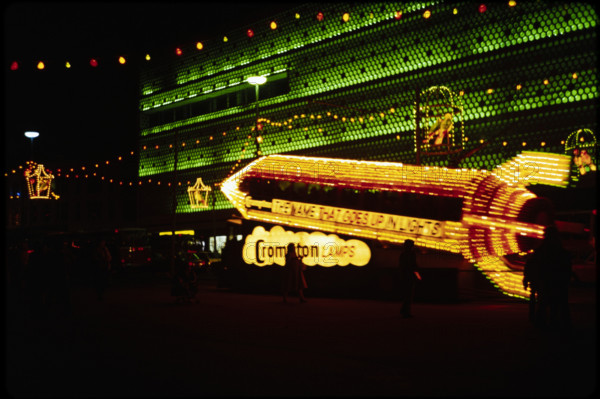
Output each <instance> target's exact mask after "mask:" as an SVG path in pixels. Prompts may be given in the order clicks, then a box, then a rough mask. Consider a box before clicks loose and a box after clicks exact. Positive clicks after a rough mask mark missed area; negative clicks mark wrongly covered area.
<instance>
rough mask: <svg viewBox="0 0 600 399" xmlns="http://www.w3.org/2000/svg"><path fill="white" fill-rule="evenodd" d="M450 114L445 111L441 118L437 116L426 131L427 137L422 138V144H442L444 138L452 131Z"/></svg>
mask: <svg viewBox="0 0 600 399" xmlns="http://www.w3.org/2000/svg"><path fill="white" fill-rule="evenodd" d="M452 128H453V123H452V114H450V113H447V114H445V115H444V117H443V118H438V120H437V121H436V123H435V124H434V125H433V126H432V127H431V128H430V129H429V132H427V137H426V138H425V139H424V140H423V143H424V144H433V145H442V143H443V142H444V139H447V137H448V135H449V134H450V132H451V131H452Z"/></svg>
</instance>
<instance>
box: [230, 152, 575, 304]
mask: <svg viewBox="0 0 600 399" xmlns="http://www.w3.org/2000/svg"><path fill="white" fill-rule="evenodd" d="M569 162H570V159H569V157H567V156H564V155H558V154H551V153H536V152H526V153H522V154H519V155H518V156H517V157H515V158H513V159H512V160H511V161H510V162H508V163H505V164H503V165H500V166H498V167H497V168H496V169H495V170H493V171H486V170H472V169H471V170H469V169H451V168H445V167H431V166H416V165H404V164H401V163H391V162H375V161H358V160H348V159H333V158H317V157H301V156H291V155H271V156H267V157H262V158H259V159H257V160H255V161H254V162H252V163H250V164H249V165H247V166H246V167H245V168H243V169H241V170H240V171H239V172H238V173H236V174H235V175H232V176H231V177H229V178H228V179H226V180H225V181H224V182H223V183H222V185H221V190H222V192H223V193H224V194H225V196H226V197H227V198H228V199H229V201H231V203H232V204H233V205H234V206H235V207H236V208H237V209H238V210H239V211H240V213H241V214H242V216H243V217H244V218H246V219H248V220H253V221H260V222H265V223H271V224H275V225H286V226H290V227H294V228H303V229H309V230H316V231H324V232H330V233H336V234H342V235H347V236H353V237H361V238H365V239H371V240H378V241H382V242H388V243H393V244H401V243H403V242H404V240H406V239H411V240H414V242H415V245H417V246H420V247H425V248H432V249H437V250H442V251H447V252H451V253H458V254H462V255H463V256H464V257H465V259H467V260H468V261H470V262H473V263H474V264H475V265H476V266H477V267H478V268H479V269H480V270H481V271H482V272H483V273H485V275H486V276H487V277H488V279H490V280H491V281H492V283H493V284H494V285H496V286H497V287H498V288H499V289H500V290H501V291H502V292H504V293H505V294H507V295H511V296H517V297H522V298H526V297H528V293H527V291H526V290H524V289H523V286H522V271H521V270H514V269H513V268H511V267H510V266H509V265H508V264H507V262H505V259H504V258H503V257H504V256H505V255H510V254H515V253H518V254H522V253H525V252H527V251H529V250H530V249H531V244H532V240H533V241H536V240H539V239H542V238H543V234H544V224H545V223H547V222H548V220H547V219H546V218H545V217H546V216H545V215H544V210H547V209H546V208H545V207H546V206H547V203H546V201H545V200H544V199H542V198H538V197H536V195H535V194H533V193H532V192H530V191H529V190H527V189H526V188H525V186H526V185H528V184H549V185H556V186H560V187H564V186H566V184H567V183H568V176H569Z"/></svg>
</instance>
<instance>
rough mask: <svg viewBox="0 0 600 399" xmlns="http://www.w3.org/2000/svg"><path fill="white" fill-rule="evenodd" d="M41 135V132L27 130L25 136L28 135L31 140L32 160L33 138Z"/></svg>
mask: <svg viewBox="0 0 600 399" xmlns="http://www.w3.org/2000/svg"><path fill="white" fill-rule="evenodd" d="M39 135H40V133H39V132H34V131H31V130H29V131H27V132H25V137H27V138H28V139H29V140H31V155H30V156H31V160H32V161H33V139H35V138H36V137H38V136H39Z"/></svg>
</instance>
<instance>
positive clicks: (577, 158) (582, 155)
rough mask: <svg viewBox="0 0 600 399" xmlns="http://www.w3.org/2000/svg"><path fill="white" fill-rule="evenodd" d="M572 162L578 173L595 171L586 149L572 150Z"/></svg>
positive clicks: (583, 173)
mask: <svg viewBox="0 0 600 399" xmlns="http://www.w3.org/2000/svg"><path fill="white" fill-rule="evenodd" d="M573 162H574V163H575V165H577V168H578V170H579V174H581V175H585V174H586V173H588V172H595V171H596V164H594V162H593V161H592V157H591V156H590V154H588V152H587V151H586V150H580V149H575V150H573Z"/></svg>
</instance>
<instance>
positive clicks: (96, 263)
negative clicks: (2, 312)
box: [6, 236, 112, 313]
mask: <svg viewBox="0 0 600 399" xmlns="http://www.w3.org/2000/svg"><path fill="white" fill-rule="evenodd" d="M79 244H80V245H75V243H74V242H73V240H71V239H69V238H66V237H53V236H46V237H34V238H22V239H20V240H16V241H12V242H11V243H10V244H9V245H8V246H7V247H6V261H7V262H6V265H7V267H6V281H7V290H8V296H9V300H10V301H11V303H14V304H18V305H23V306H25V307H27V308H28V309H31V310H32V311H34V312H48V311H60V312H65V313H68V312H70V310H71V294H72V288H73V285H74V283H75V282H77V283H81V284H87V285H89V286H91V287H93V288H94V290H95V292H96V293H97V297H98V300H103V298H104V294H105V291H106V289H107V287H108V286H109V284H110V275H111V270H112V266H111V265H112V255H111V252H110V250H109V249H108V247H107V246H106V241H105V240H104V239H99V240H95V241H90V242H86V243H85V245H83V243H79ZM82 246H83V247H82Z"/></svg>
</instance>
